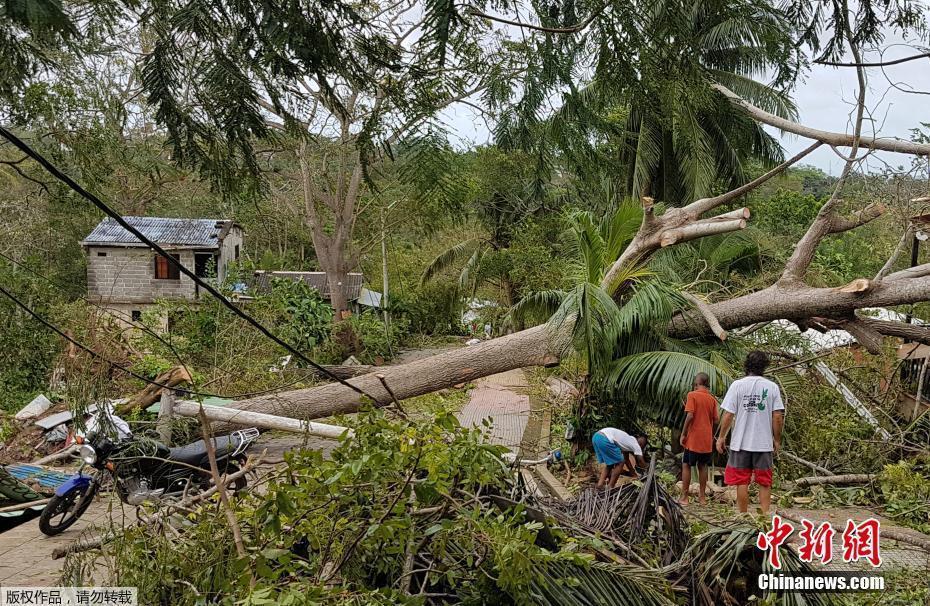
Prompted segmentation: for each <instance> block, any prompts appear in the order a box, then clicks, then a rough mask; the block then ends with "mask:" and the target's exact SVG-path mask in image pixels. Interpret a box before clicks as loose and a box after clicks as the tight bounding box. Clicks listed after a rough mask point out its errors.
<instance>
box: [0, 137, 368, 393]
mask: <svg viewBox="0 0 930 606" xmlns="http://www.w3.org/2000/svg"><path fill="white" fill-rule="evenodd" d="M0 135H3V137H4V138H5V139H6V140H7V141H9V142H10V143H12V144H13V145H14V146H15V147H17V148H18V149H19V150H20V151H22V152H23V153H25V154H26V155H27V156H29V157H30V158H32V159H33V160H35V161H36V162H38V163H39V164H40V165H41V166H42V167H43V168H45V170H47V171H48V172H49V173H51V174H52V176H54V177H55V178H56V179H58V180H59V181H61V182H62V183H64V184H65V185H67V186H68V187H70V188H71V189H73V190H74V191H75V192H77V193H78V194H80V195H81V196H83V197H84V198H85V199H86V200H88V201H89V202H90V203H91V204H93V205H94V206H96V207H97V208H99V209H100V210H102V211H103V212H104V213H105V214H106V215H107V216H109V217H110V218H112V219H113V220H114V221H116V222H117V223H118V224H119V225H120V226H121V227H122V228H123V229H125V230H126V231H128V232H129V233H131V234H132V235H134V236H135V237H136V238H138V240H139V241H140V242H142V243H143V244H145V245H147V246H148V247H149V248H151V249H152V250H154V251H155V252H157V253H158V254H159V255H161V256H162V257H164V258H165V259H167V261H168V263H171V264H172V265H174V267H175V268H177V270H178V271H179V272H181V273H182V274H184V275H185V276H187V277H188V278H190V279H191V280H193V281H194V283H195V284H197V285H198V286H200V287H201V288H203V289H204V290H205V291H207V292H208V293H210V294H211V295H212V296H213V297H215V298H216V299H217V300H218V301H219V302H220V303H222V304H223V306H225V307H226V308H227V309H229V310H230V311H231V312H233V313H234V314H235V315H237V316H239V317H240V318H242V319H243V320H245V321H246V322H248V323H249V324H251V325H252V326H253V327H254V328H256V329H258V331H259V332H260V333H262V334H263V335H265V336H266V337H268V338H269V339H271V340H272V341H274V342H275V343H277V344H278V345H280V346H281V347H283V348H284V349H286V350H287V351H288V352H290V353H291V354H292V355H294V356H297V358H299V359H300V360H302V361H303V362H305V363H307V364H309V365H310V366H312V367H313V368H315V369H316V370H317V371H319V372H320V373H322V374H324V375H325V376H327V377H329V378H331V379H333V380H334V381H337V382H339V383H341V384H343V385H345V386H346V387H348V388H349V389H351V390H352V391H354V392H356V393H358V394H359V395H362V396H365V397H367V398H370V399H371V400H372V401H373V402H374V403H375V404H379V405H380V404H381V402H380V400H378V399H377V398H375V397H373V396H371V395H369V394H367V393H365V391H364V390H362V389H361V388H359V387H357V386H355V385H352V384H351V383H349V382H348V381H346V380H345V379H342V378H340V377H338V376H336V375H335V374H334V373H332V372H331V371H330V370H328V369H327V368H325V367H324V366H321V365H320V364H318V363H316V362H314V361H313V360H311V359H310V358H308V357H307V356H305V355H304V354H302V353H301V352H300V351H298V350H297V349H296V348H294V347H293V346H291V345H290V344H288V343H287V342H286V341H284V340H282V339H281V338H279V337H278V336H277V335H275V334H274V333H272V332H271V331H270V330H268V329H267V328H265V326H264V325H262V323H261V322H259V321H258V320H256V319H255V318H253V317H252V316H250V315H249V314H247V313H245V312H244V311H242V310H241V309H239V307H237V306H236V305H234V304H233V303H232V302H230V301H229V299H227V298H226V297H224V296H223V295H222V294H221V293H220V292H219V291H218V290H216V288H214V287H213V286H211V285H210V284H209V283H207V282H205V281H204V280H202V279H200V277H199V276H197V275H196V274H195V273H194V272H192V271H191V270H189V269H188V268H186V267H184V265H182V264H181V262H180V260H178V259H176V258H174V257H173V256H172V255H170V254H169V253H168V252H167V251H165V249H163V248H162V247H161V246H159V245H158V244H156V243H155V242H153V241H152V240H150V239H148V238H147V237H146V236H145V235H143V234H142V232H140V231H139V230H138V229H136V228H135V227H133V226H132V225H130V224H129V222H128V221H126V219H124V218H123V217H122V216H121V215H120V214H119V213H118V212H116V211H115V210H113V209H112V208H110V207H109V206H108V205H107V204H106V203H105V202H103V200H101V199H100V198H98V197H97V196H95V195H94V194H92V193H90V192H89V191H87V190H86V189H84V188H83V187H81V186H80V185H79V184H78V183H77V182H76V181H75V180H74V179H72V178H71V177H69V176H68V175H66V174H65V173H63V172H62V171H60V170H59V169H58V168H57V167H56V166H55V165H54V164H52V163H51V162H50V161H48V160H47V159H46V158H45V157H44V156H43V155H42V154H40V153H39V152H37V151H36V150H34V149H32V148H31V147H30V146H29V145H28V144H26V143H25V142H24V141H23V140H21V139H20V138H19V137H17V136H16V135H14V134H13V133H11V132H10V131H8V130H7V129H6V128H4V127H3V126H0ZM4 293H5V294H7V296H9V293H6V291H4ZM56 332H57V329H56Z"/></svg>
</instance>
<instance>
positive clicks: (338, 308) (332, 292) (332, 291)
mask: <svg viewBox="0 0 930 606" xmlns="http://www.w3.org/2000/svg"><path fill="white" fill-rule="evenodd" d="M324 269H325V270H326V281H327V282H328V283H329V297H330V299H329V304H330V305H332V306H333V311H334V312H335V317H334V319H335V321H336V322H339V321H341V320H343V312H345V311H347V310H348V309H349V301H348V299H347V298H346V284H348V281H349V272H347V271H344V270H341V269H331V268H328V267H327V268H324Z"/></svg>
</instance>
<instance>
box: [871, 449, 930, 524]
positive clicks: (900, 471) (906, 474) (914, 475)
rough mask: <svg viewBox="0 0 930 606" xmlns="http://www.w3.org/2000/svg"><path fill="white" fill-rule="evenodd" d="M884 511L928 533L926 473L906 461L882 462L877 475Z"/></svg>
mask: <svg viewBox="0 0 930 606" xmlns="http://www.w3.org/2000/svg"><path fill="white" fill-rule="evenodd" d="M878 483H879V486H880V487H881V492H882V498H883V499H884V510H885V513H886V514H887V515H888V516H889V517H890V518H892V519H893V520H895V521H896V522H898V523H900V524H904V525H906V526H910V527H911V528H915V529H917V530H919V531H921V532H923V533H930V477H928V476H927V470H926V468H923V469H921V468H920V467H919V465H918V464H914V463H910V462H908V461H898V462H897V463H891V464H888V465H885V467H884V469H882V472H881V474H880V475H879V478H878Z"/></svg>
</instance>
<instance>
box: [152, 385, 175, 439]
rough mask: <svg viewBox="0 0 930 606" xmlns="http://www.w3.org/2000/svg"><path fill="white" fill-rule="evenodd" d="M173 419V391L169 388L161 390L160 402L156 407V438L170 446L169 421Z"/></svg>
mask: <svg viewBox="0 0 930 606" xmlns="http://www.w3.org/2000/svg"><path fill="white" fill-rule="evenodd" d="M173 420H174V391H172V390H170V389H163V390H161V403H160V404H159V408H158V421H156V423H155V428H156V430H157V431H158V439H159V440H161V442H162V444H164V445H165V446H171V422H172V421H173Z"/></svg>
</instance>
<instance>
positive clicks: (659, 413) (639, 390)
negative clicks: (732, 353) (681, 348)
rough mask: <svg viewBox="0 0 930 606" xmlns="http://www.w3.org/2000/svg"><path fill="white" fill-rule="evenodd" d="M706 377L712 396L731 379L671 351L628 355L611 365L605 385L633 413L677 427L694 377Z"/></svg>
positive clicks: (694, 358)
mask: <svg viewBox="0 0 930 606" xmlns="http://www.w3.org/2000/svg"><path fill="white" fill-rule="evenodd" d="M699 372H704V373H707V375H708V376H709V377H710V389H711V391H714V392H716V393H722V391H723V390H724V389H725V388H726V387H727V386H729V384H730V382H731V381H732V380H733V377H732V376H731V375H729V374H728V373H727V372H726V371H725V370H724V369H722V368H720V367H718V366H716V365H715V364H713V363H712V362H710V361H708V360H706V359H704V358H700V357H698V356H695V355H692V354H687V353H681V352H675V351H648V352H643V353H637V354H631V355H628V356H625V357H623V358H620V359H619V360H616V361H615V362H613V363H612V364H611V365H610V367H609V369H608V372H607V374H606V385H607V388H608V389H610V390H611V391H612V392H613V393H614V394H616V396H618V397H621V398H624V399H625V400H627V401H630V402H633V403H635V405H636V407H637V411H636V412H637V413H639V414H640V415H644V416H647V417H650V418H652V419H655V420H656V421H657V422H659V423H661V424H663V425H678V424H679V423H680V422H681V419H682V417H683V412H682V411H683V402H684V397H685V395H686V394H687V393H688V391H689V390H690V388H691V385H692V384H693V382H694V375H696V374H697V373H699Z"/></svg>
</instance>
